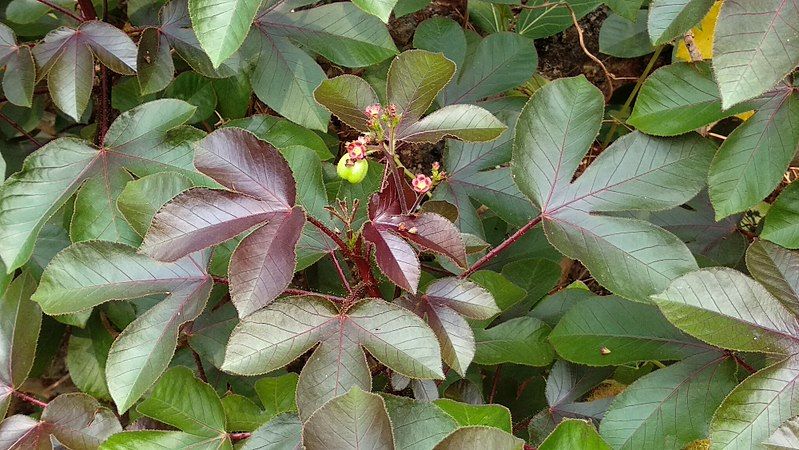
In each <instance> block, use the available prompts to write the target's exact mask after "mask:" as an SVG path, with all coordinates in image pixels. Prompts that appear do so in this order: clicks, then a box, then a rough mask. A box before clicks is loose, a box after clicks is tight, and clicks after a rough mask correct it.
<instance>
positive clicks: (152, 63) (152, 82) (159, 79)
mask: <svg viewBox="0 0 799 450" xmlns="http://www.w3.org/2000/svg"><path fill="white" fill-rule="evenodd" d="M136 66H137V67H138V69H139V73H138V76H137V77H136V78H137V79H138V80H139V88H140V89H141V93H142V94H153V93H155V92H160V91H162V90H163V89H164V88H166V87H167V86H168V85H169V83H170V82H171V81H172V77H173V76H174V75H175V64H174V62H173V61H172V54H171V53H170V49H169V42H168V41H167V38H166V36H163V35H162V34H161V33H160V32H159V31H158V29H157V28H145V29H144V31H143V32H142V34H141V37H140V38H139V53H138V56H137V57H136Z"/></svg>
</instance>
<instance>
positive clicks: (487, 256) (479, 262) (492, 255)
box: [458, 215, 541, 278]
mask: <svg viewBox="0 0 799 450" xmlns="http://www.w3.org/2000/svg"><path fill="white" fill-rule="evenodd" d="M539 223H541V216H540V215H539V216H538V217H536V218H535V219H533V220H531V221H530V222H528V223H527V225H525V226H523V227H521V228H519V230H518V231H516V232H515V233H513V234H512V235H511V236H510V237H509V238H507V239H505V240H504V241H503V242H502V243H501V244H499V245H497V246H496V247H494V248H493V249H491V251H489V252H488V253H486V254H485V256H483V257H482V258H480V259H478V260H477V261H476V262H475V263H474V264H472V267H470V268H469V269H468V270H467V271H465V272H463V273H462V274H460V275H459V276H458V278H467V277H469V276H470V275H471V274H473V273H475V272H477V271H478V270H480V268H482V267H483V266H485V265H486V264H488V263H489V262H491V260H492V259H494V258H496V257H497V255H499V254H500V253H502V252H503V251H505V249H506V248H508V247H510V246H511V245H513V244H514V243H515V242H516V241H518V240H519V239H521V237H522V236H524V235H525V234H527V232H528V231H530V230H532V229H533V228H535V226H536V225H538V224H539Z"/></svg>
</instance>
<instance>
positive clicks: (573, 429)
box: [538, 419, 611, 450]
mask: <svg viewBox="0 0 799 450" xmlns="http://www.w3.org/2000/svg"><path fill="white" fill-rule="evenodd" d="M538 448H539V449H540V450H565V449H568V448H580V449H581V450H610V449H611V447H610V446H609V445H608V444H607V443H606V442H605V441H603V440H602V438H601V437H599V434H598V433H597V432H596V429H595V428H594V426H593V425H591V423H589V422H586V421H584V420H574V419H567V420H564V421H563V422H561V423H560V424H558V426H557V428H555V431H553V432H552V434H550V435H549V436H547V438H546V439H545V440H544V442H542V443H541V445H540V446H539V447H538Z"/></svg>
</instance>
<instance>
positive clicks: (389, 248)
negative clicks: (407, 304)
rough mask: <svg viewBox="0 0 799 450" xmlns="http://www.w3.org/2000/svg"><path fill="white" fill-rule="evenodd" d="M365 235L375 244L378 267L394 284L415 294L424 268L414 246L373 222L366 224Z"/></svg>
mask: <svg viewBox="0 0 799 450" xmlns="http://www.w3.org/2000/svg"><path fill="white" fill-rule="evenodd" d="M363 237H364V238H365V239H366V240H367V241H369V242H371V243H373V244H374V245H375V260H376V261H377V267H379V268H380V270H382V271H383V273H384V274H385V275H386V276H387V277H388V278H389V279H390V280H391V281H392V282H393V283H394V284H396V285H397V286H399V287H401V288H402V289H405V290H406V291H408V292H411V293H414V294H415V293H416V288H417V287H418V286H419V278H420V277H421V275H422V269H421V266H420V265H419V258H417V257H416V251H414V249H413V247H411V246H410V245H408V243H407V242H405V241H404V240H402V238H400V237H399V236H397V235H395V234H394V233H392V232H391V231H388V230H385V229H384V230H380V229H379V228H378V227H377V226H376V225H375V224H374V223H371V222H369V223H367V224H366V225H364V227H363Z"/></svg>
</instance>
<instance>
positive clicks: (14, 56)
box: [0, 4, 36, 108]
mask: <svg viewBox="0 0 799 450" xmlns="http://www.w3.org/2000/svg"><path fill="white" fill-rule="evenodd" d="M35 5H36V4H35ZM35 5H26V7H28V8H30V7H33V8H34V9H35V8H36V6H35ZM10 6H11V5H9V8H8V9H11V8H10ZM0 66H6V67H5V74H4V75H3V93H4V94H5V96H6V99H8V101H9V102H11V103H13V104H15V105H17V106H22V107H25V108H30V107H31V105H32V104H33V88H34V86H35V84H36V67H35V64H34V61H33V55H32V54H31V48H30V47H28V46H27V45H17V40H16V37H15V36H14V31H13V30H11V28H9V27H8V26H6V25H4V24H0Z"/></svg>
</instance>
